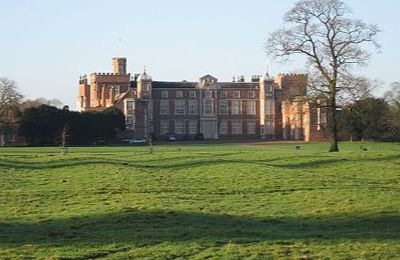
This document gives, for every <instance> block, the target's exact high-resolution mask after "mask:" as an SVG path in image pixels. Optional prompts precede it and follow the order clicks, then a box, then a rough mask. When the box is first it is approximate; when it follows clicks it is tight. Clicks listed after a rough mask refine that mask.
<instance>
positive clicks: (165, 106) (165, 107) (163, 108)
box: [160, 92, 169, 115]
mask: <svg viewBox="0 0 400 260" xmlns="http://www.w3.org/2000/svg"><path fill="white" fill-rule="evenodd" d="M167 93H168V92H167ZM160 115H169V100H161V101H160Z"/></svg>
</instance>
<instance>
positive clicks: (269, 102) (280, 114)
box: [78, 58, 326, 141]
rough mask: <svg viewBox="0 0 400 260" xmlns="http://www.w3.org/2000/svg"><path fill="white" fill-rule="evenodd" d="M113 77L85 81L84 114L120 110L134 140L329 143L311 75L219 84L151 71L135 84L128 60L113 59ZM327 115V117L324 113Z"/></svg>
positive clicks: (81, 96)
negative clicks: (310, 93)
mask: <svg viewBox="0 0 400 260" xmlns="http://www.w3.org/2000/svg"><path fill="white" fill-rule="evenodd" d="M112 64H113V73H93V74H91V75H90V78H89V80H90V83H89V82H88V78H87V77H86V76H83V77H81V78H80V81H79V95H78V110H79V111H85V110H91V109H102V108H105V107H110V106H116V107H118V108H120V109H121V111H123V112H124V114H125V116H126V125H127V133H129V135H131V136H132V137H148V136H150V134H153V135H155V136H157V137H159V138H162V137H163V136H165V134H166V133H175V134H177V135H178V136H182V137H186V138H188V139H190V138H194V137H195V136H196V135H199V134H201V135H203V136H204V138H206V139H257V138H262V139H275V140H280V139H285V140H306V141H313V140H322V139H325V136H326V135H325V129H326V119H325V118H326V113H324V110H323V108H320V107H319V106H317V105H316V102H314V103H313V102H308V101H306V100H305V99H304V96H305V95H306V88H307V75H304V74H279V75H277V76H276V77H274V78H272V77H270V76H269V75H268V73H266V74H265V75H264V76H253V77H252V78H251V81H250V82H246V81H245V80H244V77H239V78H238V80H237V81H236V80H234V81H232V82H218V79H217V78H215V77H213V76H211V75H206V76H203V77H201V78H200V79H199V80H198V81H197V82H187V81H182V82H167V81H153V80H152V78H151V76H150V75H149V74H148V73H147V72H146V71H145V72H144V73H142V74H141V75H138V74H136V75H137V76H135V77H133V78H131V76H130V74H129V73H126V59H125V58H114V59H113V63H112ZM321 111H322V112H321Z"/></svg>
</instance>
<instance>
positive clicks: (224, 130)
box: [219, 120, 228, 135]
mask: <svg viewBox="0 0 400 260" xmlns="http://www.w3.org/2000/svg"><path fill="white" fill-rule="evenodd" d="M219 134H220V135H226V134H228V121H226V120H221V122H220V123H219Z"/></svg>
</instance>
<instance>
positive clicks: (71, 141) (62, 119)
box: [19, 105, 125, 146]
mask: <svg viewBox="0 0 400 260" xmlns="http://www.w3.org/2000/svg"><path fill="white" fill-rule="evenodd" d="M124 128H125V117H124V115H123V113H122V112H121V111H120V110H119V109H117V108H107V109H105V110H103V111H100V112H92V111H91V112H82V113H80V112H74V111H69V110H68V108H67V107H64V108H63V109H59V108H57V107H54V106H49V105H40V106H38V107H30V108H27V109H24V110H23V111H22V112H21V114H20V120H19V131H20V132H19V133H20V135H22V136H24V137H25V140H26V143H27V144H28V145H62V146H64V145H92V144H99V143H109V142H112V141H114V139H115V135H116V133H117V132H118V131H120V130H123V129H124Z"/></svg>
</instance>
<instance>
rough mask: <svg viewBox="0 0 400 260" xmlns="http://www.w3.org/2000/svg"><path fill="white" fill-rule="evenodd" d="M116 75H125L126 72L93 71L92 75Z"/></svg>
mask: <svg viewBox="0 0 400 260" xmlns="http://www.w3.org/2000/svg"><path fill="white" fill-rule="evenodd" d="M93 75H94V76H116V75H123V76H125V75H126V74H121V73H113V72H94V73H91V74H90V76H93Z"/></svg>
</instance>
